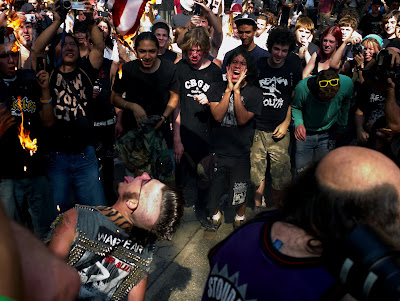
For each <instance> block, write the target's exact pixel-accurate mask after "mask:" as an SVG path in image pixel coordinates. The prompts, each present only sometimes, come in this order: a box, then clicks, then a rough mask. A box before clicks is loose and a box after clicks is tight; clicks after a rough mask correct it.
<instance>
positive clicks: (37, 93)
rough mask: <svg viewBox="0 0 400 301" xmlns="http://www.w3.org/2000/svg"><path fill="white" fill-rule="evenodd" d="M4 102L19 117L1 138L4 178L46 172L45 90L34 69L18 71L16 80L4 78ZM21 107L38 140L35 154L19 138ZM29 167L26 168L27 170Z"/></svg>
mask: <svg viewBox="0 0 400 301" xmlns="http://www.w3.org/2000/svg"><path fill="white" fill-rule="evenodd" d="M0 91H1V93H0V103H1V105H4V106H6V107H7V108H8V110H9V111H10V112H11V115H12V116H14V118H15V124H14V125H12V126H11V127H10V128H9V129H8V130H7V131H6V132H5V133H4V134H3V136H1V137H0V166H1V167H0V179H1V178H6V179H22V178H30V177H34V176H39V175H45V174H46V160H45V157H44V156H43V151H44V147H43V136H44V133H43V130H44V128H43V126H42V121H41V118H40V115H39V112H40V111H41V110H42V104H41V102H40V97H41V95H42V93H41V89H40V87H39V85H38V84H37V81H36V76H35V74H34V72H33V71H32V70H18V71H17V77H16V79H15V80H13V81H7V82H5V81H4V80H2V79H0ZM18 98H20V99H21V107H22V111H23V117H24V128H25V129H26V130H27V131H29V137H30V138H31V140H34V139H35V138H36V139H37V146H38V149H37V152H36V153H34V154H33V155H32V156H31V155H30V154H29V151H28V150H25V149H23V148H22V146H21V143H20V141H19V138H18V133H19V127H20V125H21V121H22V119H21V110H20V108H19V106H18ZM24 166H25V167H26V171H25V169H24Z"/></svg>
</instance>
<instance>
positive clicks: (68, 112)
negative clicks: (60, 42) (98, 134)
mask: <svg viewBox="0 0 400 301" xmlns="http://www.w3.org/2000/svg"><path fill="white" fill-rule="evenodd" d="M98 73H99V70H96V69H94V68H93V66H92V64H91V63H90V61H89V60H84V61H82V62H81V63H80V64H79V67H78V68H76V69H75V70H74V71H72V72H68V73H63V72H61V71H60V70H59V69H58V68H57V69H54V70H53V72H52V73H51V75H50V93H51V97H52V98H53V104H54V115H55V124H54V126H52V127H51V128H50V133H49V141H48V143H49V144H48V146H49V148H50V150H52V151H62V152H79V151H81V150H82V149H84V148H85V147H86V146H88V145H92V144H93V135H92V127H93V84H94V82H95V80H96V78H97V75H98Z"/></svg>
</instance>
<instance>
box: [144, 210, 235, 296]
mask: <svg viewBox="0 0 400 301" xmlns="http://www.w3.org/2000/svg"><path fill="white" fill-rule="evenodd" d="M232 229H233V228H232V224H231V223H229V224H226V223H223V224H222V225H221V227H220V228H219V230H218V233H217V237H216V238H215V239H213V240H205V239H204V238H203V228H202V227H201V225H200V223H199V222H198V221H197V219H196V216H195V213H194V210H193V207H187V208H185V213H184V216H183V220H182V223H181V226H180V228H179V229H178V231H177V233H176V234H175V235H174V237H173V239H172V241H170V242H161V243H158V245H157V247H156V250H155V254H154V259H153V263H152V267H151V269H150V275H149V279H148V284H147V292H146V299H145V300H146V301H153V300H154V301H155V300H157V301H163V300H170V301H178V300H179V301H185V300H201V296H202V294H203V289H204V285H205V282H206V280H207V276H208V272H209V265H208V258H207V255H208V251H209V250H210V249H211V248H212V247H213V246H215V245H216V244H217V242H219V241H221V240H223V239H224V238H225V237H226V236H227V235H229V234H230V233H231V232H232Z"/></svg>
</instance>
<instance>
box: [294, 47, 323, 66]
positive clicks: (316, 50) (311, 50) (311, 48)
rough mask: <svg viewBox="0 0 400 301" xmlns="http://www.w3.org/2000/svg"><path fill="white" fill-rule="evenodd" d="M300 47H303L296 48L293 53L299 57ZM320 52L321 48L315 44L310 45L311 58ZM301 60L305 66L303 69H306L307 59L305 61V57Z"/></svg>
mask: <svg viewBox="0 0 400 301" xmlns="http://www.w3.org/2000/svg"><path fill="white" fill-rule="evenodd" d="M300 47H301V46H296V48H295V49H294V50H293V53H295V54H297V55H298V54H299V50H300ZM318 51H319V47H318V46H317V45H315V44H314V43H309V44H308V53H309V54H310V56H312V55H313V54H314V53H315V52H316V53H318ZM300 60H301V65H302V66H303V69H304V67H305V66H306V65H307V63H306V59H305V57H303V58H302V59H300Z"/></svg>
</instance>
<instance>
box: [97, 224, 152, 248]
mask: <svg viewBox="0 0 400 301" xmlns="http://www.w3.org/2000/svg"><path fill="white" fill-rule="evenodd" d="M97 240H98V241H100V242H102V243H105V244H108V245H111V246H113V247H116V246H121V247H123V248H125V249H127V250H129V251H131V252H134V253H138V254H142V253H143V250H144V247H143V246H142V245H140V244H138V243H136V242H133V241H132V240H130V239H127V238H126V236H125V237H124V236H123V235H121V234H118V233H115V232H113V231H111V230H109V229H107V228H106V227H100V228H99V232H98V233H97Z"/></svg>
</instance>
